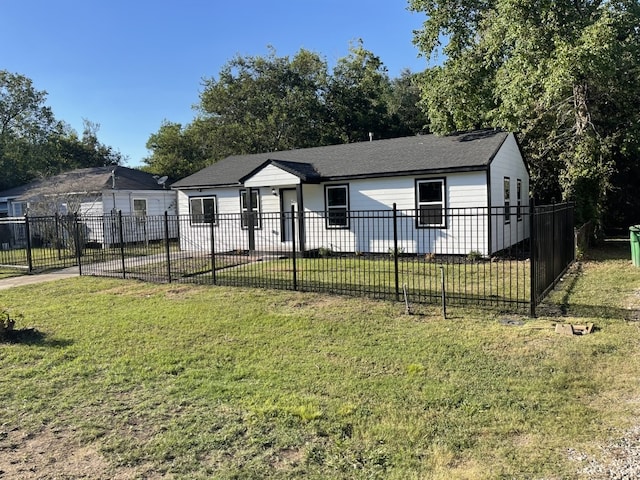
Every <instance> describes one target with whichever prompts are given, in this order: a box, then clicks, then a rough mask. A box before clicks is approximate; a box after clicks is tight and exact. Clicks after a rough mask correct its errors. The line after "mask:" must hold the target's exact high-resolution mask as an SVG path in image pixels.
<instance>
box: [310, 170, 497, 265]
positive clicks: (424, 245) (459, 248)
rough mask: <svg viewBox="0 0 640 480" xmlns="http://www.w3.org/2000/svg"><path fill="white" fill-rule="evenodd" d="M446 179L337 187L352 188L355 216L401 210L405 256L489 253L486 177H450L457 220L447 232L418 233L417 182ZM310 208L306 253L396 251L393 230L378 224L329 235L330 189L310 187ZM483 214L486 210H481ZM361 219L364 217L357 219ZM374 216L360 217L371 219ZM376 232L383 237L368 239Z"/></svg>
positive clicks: (449, 200) (451, 219)
mask: <svg viewBox="0 0 640 480" xmlns="http://www.w3.org/2000/svg"><path fill="white" fill-rule="evenodd" d="M429 178H445V177H444V176H433V177H428V176H421V177H408V176H407V177H397V178H379V179H363V180H354V181H351V182H343V183H336V185H339V184H348V185H349V197H350V198H349V205H350V210H351V211H370V212H373V211H378V210H391V209H392V208H393V204H394V203H395V204H396V206H397V209H398V215H399V218H400V220H399V224H398V230H399V232H400V238H399V241H398V248H399V249H400V250H401V251H403V252H405V253H429V252H433V253H440V254H461V255H466V254H468V253H469V252H470V251H472V250H475V251H479V252H480V253H482V254H488V251H487V246H488V245H487V231H488V225H487V223H488V222H487V217H486V216H483V215H482V216H478V214H482V213H485V212H486V210H485V208H486V206H487V187H486V174H485V172H467V173H457V174H450V175H448V176H447V177H446V178H445V185H446V189H445V192H446V207H447V209H448V212H450V213H451V214H452V215H450V216H448V218H447V228H446V229H445V228H416V226H415V223H416V220H415V217H414V216H413V215H414V213H415V208H416V196H415V182H416V180H417V179H429ZM303 195H304V207H305V211H306V212H307V215H308V216H309V220H308V222H307V225H306V240H307V243H306V248H307V249H316V248H321V247H322V248H329V249H331V250H333V251H338V252H339V251H344V252H354V251H361V252H376V253H387V252H389V251H390V250H392V249H393V245H394V243H393V242H394V240H393V230H391V228H390V227H389V226H387V225H385V226H384V227H383V223H382V222H381V221H380V220H376V219H368V220H365V219H362V220H360V221H356V220H354V221H353V222H352V225H351V226H350V228H349V229H327V228H326V225H325V220H324V218H322V216H321V215H320V214H318V213H314V212H324V209H325V205H324V201H325V200H324V185H304V190H303ZM478 208H482V210H478ZM356 215H358V214H356ZM370 215H371V213H363V214H360V215H359V216H364V217H368V216H370ZM368 228H370V229H374V228H375V229H376V230H377V231H379V234H378V236H377V237H375V238H374V237H373V236H372V235H368V234H366V233H365V232H366V230H367V229H368Z"/></svg>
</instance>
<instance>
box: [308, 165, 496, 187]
mask: <svg viewBox="0 0 640 480" xmlns="http://www.w3.org/2000/svg"><path fill="white" fill-rule="evenodd" d="M488 168H489V165H471V166H465V167H443V168H429V169H420V170H407V171H395V172H379V173H362V174H356V175H331V176H325V177H322V179H321V180H320V182H318V183H321V182H333V181H338V180H340V181H342V180H359V179H367V178H388V177H399V176H416V175H442V174H444V173H465V172H483V171H486V170H487V169H488Z"/></svg>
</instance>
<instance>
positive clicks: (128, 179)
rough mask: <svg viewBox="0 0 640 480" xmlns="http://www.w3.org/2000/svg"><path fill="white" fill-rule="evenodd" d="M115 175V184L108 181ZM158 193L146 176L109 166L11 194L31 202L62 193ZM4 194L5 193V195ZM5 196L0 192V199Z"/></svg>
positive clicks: (63, 175) (83, 170)
mask: <svg viewBox="0 0 640 480" xmlns="http://www.w3.org/2000/svg"><path fill="white" fill-rule="evenodd" d="M112 172H113V174H114V175H115V183H114V182H113V179H112ZM114 186H115V190H162V189H163V187H162V185H158V182H157V180H156V179H155V178H154V176H153V175H151V174H150V173H146V172H142V171H140V170H134V169H132V168H127V167H120V166H110V167H93V168H80V169H77V170H71V171H69V172H64V173H61V174H59V175H55V176H53V177H49V178H46V179H42V180H38V181H35V182H32V183H30V184H28V185H24V186H22V187H16V188H15V189H11V191H15V190H17V191H19V190H22V193H21V195H20V196H19V197H18V200H21V201H26V200H31V199H34V198H36V197H39V196H41V195H56V194H62V193H87V194H95V193H98V192H102V191H103V190H111V189H112V187H114ZM7 192H8V191H7ZM4 193H6V192H0V196H3V194H4Z"/></svg>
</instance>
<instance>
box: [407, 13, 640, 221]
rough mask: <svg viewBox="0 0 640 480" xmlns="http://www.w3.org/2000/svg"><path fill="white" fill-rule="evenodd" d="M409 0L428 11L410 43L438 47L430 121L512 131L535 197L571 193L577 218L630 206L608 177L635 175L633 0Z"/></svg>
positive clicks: (639, 42) (638, 16)
mask: <svg viewBox="0 0 640 480" xmlns="http://www.w3.org/2000/svg"><path fill="white" fill-rule="evenodd" d="M409 4H410V8H411V9H413V10H414V11H420V12H424V13H426V14H427V20H426V22H425V23H424V26H423V28H422V29H421V30H420V31H419V32H417V34H416V37H415V42H416V44H417V45H418V47H419V48H420V49H421V51H422V52H423V53H424V54H425V55H427V56H429V57H434V56H437V55H440V54H443V55H444V58H445V60H444V62H443V63H442V65H440V66H438V67H435V68H433V69H430V70H429V71H428V72H427V73H426V74H425V76H424V81H423V84H422V87H423V88H422V102H423V106H424V108H425V109H426V111H427V113H428V116H429V119H430V122H431V128H432V129H433V130H434V131H436V132H439V133H447V132H451V131H453V130H462V129H469V128H477V127H486V126H491V127H493V126H497V127H502V128H505V129H508V130H512V131H516V132H518V133H519V139H520V142H521V145H522V147H523V150H524V152H525V154H526V156H527V157H528V159H529V161H530V165H531V167H532V180H533V188H534V193H535V194H536V195H537V196H538V197H539V198H541V199H542V200H547V201H548V200H550V199H551V198H552V197H555V198H556V199H558V200H559V199H560V197H563V198H565V199H570V200H575V201H576V202H577V206H578V214H579V219H580V220H582V221H586V220H589V219H592V220H596V221H597V222H598V223H599V224H602V222H603V221H604V220H605V219H608V220H609V221H611V219H612V218H613V215H612V213H613V212H612V206H613V205H618V206H619V207H620V206H622V207H623V208H626V211H627V212H630V211H632V210H634V208H631V207H630V206H629V205H627V206H626V207H624V203H625V201H624V200H623V198H627V199H629V195H628V192H624V191H621V190H620V189H619V188H618V186H617V185H614V183H613V180H614V179H615V178H616V172H621V171H627V172H629V170H631V172H629V173H632V174H633V175H635V178H638V165H637V161H636V159H637V158H638V153H639V145H640V143H639V142H640V131H639V129H640V121H639V120H640V118H639V110H638V108H637V105H638V104H639V102H640V70H639V66H640V29H639V27H638V25H640V5H639V4H638V2H637V1H615V2H609V1H607V2H605V1H593V0H591V1H585V0H580V1H575V0H564V1H557V2H537V1H517V2H514V1H512V0H492V1H485V0H483V1H480V0H472V1H461V0H445V1H432V0H410V1H409ZM636 197H638V196H637V195H636ZM636 202H638V201H636ZM638 206H640V203H636V208H635V211H636V212H637V211H638V208H637V207H638ZM619 220H620V219H619ZM627 220H630V219H627ZM637 221H640V218H637V216H636V222H637Z"/></svg>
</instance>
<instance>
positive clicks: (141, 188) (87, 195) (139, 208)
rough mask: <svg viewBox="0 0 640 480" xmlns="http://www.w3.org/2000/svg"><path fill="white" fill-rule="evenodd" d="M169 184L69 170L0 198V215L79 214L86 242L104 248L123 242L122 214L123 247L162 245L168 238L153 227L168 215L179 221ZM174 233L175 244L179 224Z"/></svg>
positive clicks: (119, 171) (111, 169) (147, 177)
mask: <svg viewBox="0 0 640 480" xmlns="http://www.w3.org/2000/svg"><path fill="white" fill-rule="evenodd" d="M166 181H167V178H166V177H162V178H157V176H154V175H152V174H150V173H146V172H142V171H140V170H135V169H131V168H127V167H122V166H108V167H93V168H82V169H77V170H71V171H68V172H64V173H61V174H59V175H55V176H52V177H48V178H44V179H40V180H36V181H34V182H31V183H29V184H27V185H23V186H20V187H16V188H13V189H11V190H7V191H5V192H0V215H2V214H3V212H5V215H4V216H8V217H20V216H23V215H25V214H28V215H29V216H30V217H44V216H51V215H55V214H58V215H69V214H78V215H79V217H80V219H81V220H82V222H83V224H84V225H85V230H86V232H85V233H86V240H87V241H88V242H93V243H97V244H100V245H105V246H106V245H111V244H117V243H119V242H120V230H119V224H118V223H117V221H116V219H117V217H118V212H121V213H122V216H123V219H124V220H123V222H124V223H125V225H123V228H122V231H123V240H124V241H125V242H132V241H143V240H158V239H162V238H164V233H165V232H164V230H163V229H161V228H156V226H155V224H156V223H157V224H158V225H161V224H163V222H161V221H160V218H161V216H162V215H164V212H168V214H169V215H173V216H175V215H176V192H175V191H173V190H171V189H170V188H169V187H168V185H166ZM155 218H157V219H158V220H157V221H155ZM172 230H173V232H172V235H173V238H177V225H176V222H172Z"/></svg>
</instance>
